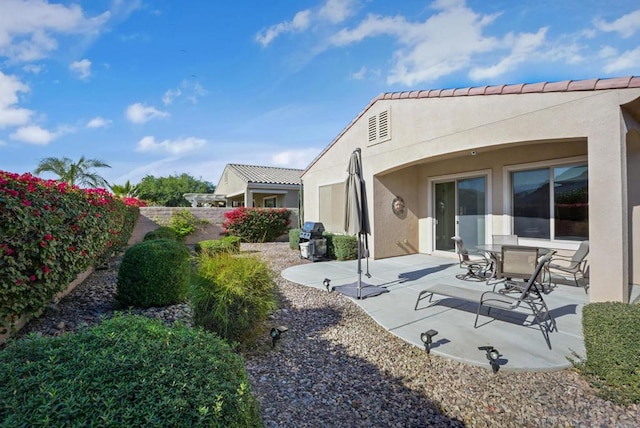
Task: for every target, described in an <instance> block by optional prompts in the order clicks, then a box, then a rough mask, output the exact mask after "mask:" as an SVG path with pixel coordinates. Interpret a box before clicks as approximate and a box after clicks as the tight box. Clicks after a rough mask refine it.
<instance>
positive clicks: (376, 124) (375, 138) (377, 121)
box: [368, 109, 391, 146]
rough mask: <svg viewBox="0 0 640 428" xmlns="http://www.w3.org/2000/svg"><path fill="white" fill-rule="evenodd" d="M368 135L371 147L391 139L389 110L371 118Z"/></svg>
mask: <svg viewBox="0 0 640 428" xmlns="http://www.w3.org/2000/svg"><path fill="white" fill-rule="evenodd" d="M368 133H369V135H368V141H369V145H370V146H372V145H374V144H378V143H383V142H385V141H389V140H390V139H391V113H390V111H389V109H387V110H385V111H382V112H380V113H378V114H377V115H375V116H371V117H369V128H368Z"/></svg>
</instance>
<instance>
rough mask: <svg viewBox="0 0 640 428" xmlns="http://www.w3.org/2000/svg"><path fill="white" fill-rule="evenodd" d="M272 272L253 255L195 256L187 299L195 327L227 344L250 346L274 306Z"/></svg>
mask: <svg viewBox="0 0 640 428" xmlns="http://www.w3.org/2000/svg"><path fill="white" fill-rule="evenodd" d="M272 275H273V273H272V271H271V270H270V269H269V267H268V266H267V264H266V263H265V262H264V261H262V260H260V259H258V258H257V257H255V256H235V255H232V254H229V253H220V254H217V255H213V256H212V255H210V254H207V253H202V254H201V255H200V256H198V257H197V263H196V268H195V274H194V275H193V279H192V286H191V292H190V295H189V300H190V303H191V306H192V311H193V323H194V325H197V326H200V327H203V328H204V329H206V330H209V331H213V332H215V333H217V334H219V335H220V336H221V337H222V338H224V339H226V340H228V341H229V342H230V343H233V342H241V343H243V344H244V343H250V342H251V340H252V339H253V338H255V336H256V335H257V334H258V328H259V327H260V325H261V323H262V322H263V321H264V320H265V319H266V317H267V315H268V314H269V313H270V312H271V311H273V309H274V308H275V304H276V298H275V282H274V280H273V277H272Z"/></svg>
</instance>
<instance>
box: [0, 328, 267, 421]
mask: <svg viewBox="0 0 640 428" xmlns="http://www.w3.org/2000/svg"><path fill="white" fill-rule="evenodd" d="M0 367H2V370H0V421H1V422H0V425H2V426H3V427H41V426H50V427H72V426H73V427H80V426H83V427H85V426H96V427H98V426H99V427H133V426H137V427H142V426H156V427H192V426H199V427H201V426H202V427H204V426H206V427H260V426H262V422H261V420H260V414H259V409H258V405H257V402H256V400H255V398H254V397H253V396H252V394H251V391H250V384H249V381H248V378H247V374H246V371H245V368H244V362H243V360H242V358H241V357H240V356H239V355H238V354H236V353H234V352H232V350H231V349H230V347H229V345H228V344H226V343H225V342H224V341H223V340H221V339H219V338H217V337H216V336H215V335H212V334H209V333H206V332H204V331H202V330H199V329H193V328H188V327H184V326H181V325H176V326H174V327H167V326H165V325H163V324H162V322H161V321H160V320H152V319H149V318H145V317H139V316H116V317H114V318H113V319H109V320H106V321H104V322H103V323H102V324H101V325H99V326H98V327H94V328H91V329H88V330H86V331H84V332H80V333H77V334H66V335H63V336H61V337H56V338H46V337H37V336H35V335H32V336H30V337H29V338H26V339H22V340H18V341H9V343H8V346H7V347H6V349H4V350H3V351H2V352H0Z"/></svg>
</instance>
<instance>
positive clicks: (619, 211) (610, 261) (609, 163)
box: [302, 89, 640, 301]
mask: <svg viewBox="0 0 640 428" xmlns="http://www.w3.org/2000/svg"><path fill="white" fill-rule="evenodd" d="M638 97H640V89H618V90H604V91H584V92H581V91H573V92H558V93H531V94H517V95H516V94H514V95H490V96H462V97H449V98H428V99H425V98H423V99H389V100H378V101H376V102H375V103H374V104H373V105H372V106H371V107H370V108H369V110H367V111H366V112H364V114H363V115H362V116H361V117H360V118H359V119H358V120H357V121H355V122H354V123H353V124H351V125H350V126H349V127H348V128H347V129H346V130H345V131H344V133H343V134H342V135H341V136H340V137H339V139H338V140H337V141H336V142H335V143H334V144H332V145H331V146H330V147H328V148H327V149H326V151H325V152H324V153H323V154H322V156H320V157H319V158H318V159H316V161H315V162H314V163H313V164H312V165H311V166H310V167H309V168H308V169H307V171H305V173H304V174H303V177H302V178H303V180H304V183H305V194H304V207H305V214H304V215H305V219H307V218H311V219H312V218H318V216H319V194H318V188H319V187H320V186H326V185H330V184H334V183H338V182H340V181H343V180H344V179H345V178H346V166H347V164H348V161H349V156H350V154H351V152H352V151H353V150H354V149H355V148H357V147H360V148H361V150H362V161H363V173H364V177H365V180H366V182H367V184H368V191H369V192H370V195H373V197H372V198H370V203H369V211H370V212H369V215H370V217H371V218H372V219H373V221H372V236H371V239H370V248H371V253H372V256H373V257H375V258H380V257H388V256H390V255H395V254H400V253H403V252H411V251H416V250H414V249H413V248H412V246H413V247H416V248H417V250H418V251H424V248H423V247H424V244H423V243H421V242H420V239H421V238H420V236H421V235H423V234H424V233H425V232H424V230H425V228H429V227H430V223H429V211H428V209H429V207H428V199H427V194H428V193H427V190H428V189H427V188H426V187H427V186H428V179H429V177H433V176H438V175H447V174H453V173H456V172H466V171H472V170H483V169H489V170H491V174H490V176H491V198H490V206H491V208H490V210H491V214H492V215H491V218H490V225H491V227H492V228H493V229H496V230H501V229H505V228H506V227H508V225H506V221H507V220H508V219H506V218H505V217H504V216H503V215H501V213H502V209H503V207H504V206H505V201H504V200H503V177H504V174H503V170H504V166H506V165H515V164H518V163H529V162H533V161H536V160H547V159H557V158H563V157H573V156H583V157H584V156H586V159H587V163H588V167H589V186H590V187H589V197H590V207H589V222H590V233H589V238H590V243H591V253H590V260H591V261H590V279H591V291H590V293H591V300H592V301H605V300H617V301H627V300H628V291H629V290H628V284H629V281H630V279H633V280H634V282H636V281H637V278H636V279H634V278H632V277H630V275H629V272H630V271H631V270H634V269H633V267H634V266H635V265H634V264H631V265H630V260H629V251H630V250H631V251H632V250H633V245H636V244H635V242H636V241H635V238H633V239H630V238H631V237H630V235H629V232H630V231H634V233H636V232H635V231H636V230H637V229H638V226H636V227H632V226H633V225H638V222H637V220H636V219H635V216H636V215H638V214H637V213H636V212H635V211H634V210H628V209H627V202H628V200H629V201H631V200H632V199H634V197H632V196H631V195H632V193H633V192H635V191H637V187H635V188H634V187H633V186H635V184H631V185H628V181H629V180H628V179H630V177H631V176H633V177H635V175H633V173H630V174H631V175H628V174H627V173H628V171H632V170H634V171H636V170H637V169H638V168H640V164H639V163H638V162H639V160H638V156H637V154H636V152H635V151H634V150H632V151H630V152H629V154H627V131H628V123H626V124H625V121H624V120H623V118H622V113H621V108H620V106H621V105H624V104H627V103H629V102H630V101H632V100H635V99H637V98H638ZM385 110H388V111H389V112H390V117H391V140H389V141H386V142H383V143H379V144H375V145H371V146H368V145H367V144H366V141H367V139H366V136H367V131H368V118H369V117H370V116H372V115H374V114H378V113H380V112H382V111H385ZM633 117H635V118H637V117H640V115H638V114H637V112H636V113H635V115H634V116H633ZM634 120H635V119H633V118H631V119H629V118H627V122H629V121H631V122H633V121H634ZM633 141H635V140H633ZM634 144H635V143H634ZM472 151H476V152H477V156H471V152H472ZM634 168H635V169H634ZM412 186H413V188H412ZM629 189H635V190H633V192H632V191H630V190H629ZM400 190H402V193H400ZM394 193H398V194H400V195H401V196H403V198H404V199H405V202H407V206H408V207H409V206H410V205H411V208H410V209H409V212H408V214H407V218H405V219H404V220H401V219H397V218H394V217H392V214H390V213H391V211H390V200H391V199H392V198H393V196H392V195H393V194H394ZM633 194H635V193H633ZM405 195H407V196H405ZM634 200H635V199H634ZM410 235H411V236H410ZM634 236H635V235H634ZM405 239H406V240H407V244H406V245H405V247H404V248H403V247H402V246H401V245H398V244H397V243H396V241H398V242H400V243H404V241H405ZM630 241H631V244H632V245H631V247H629V245H628V243H629V242H630ZM636 254H638V253H636ZM633 263H636V262H635V261H634V262H633ZM635 270H637V269H635ZM635 270H634V271H635Z"/></svg>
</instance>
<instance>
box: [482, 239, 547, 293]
mask: <svg viewBox="0 0 640 428" xmlns="http://www.w3.org/2000/svg"><path fill="white" fill-rule="evenodd" d="M539 256H540V252H539V250H538V248H536V247H525V246H520V245H503V246H502V253H501V256H500V260H499V262H498V263H497V266H496V269H495V273H494V276H493V279H495V280H497V282H493V284H494V289H495V286H496V284H497V283H503V284H504V287H505V288H507V289H514V288H515V289H518V290H522V289H523V287H525V286H526V285H527V281H528V280H529V278H531V273H532V272H533V271H534V270H535V268H536V265H537V263H538V258H539ZM544 273H545V271H544V270H543V272H540V273H539V274H538V277H537V278H535V280H534V286H535V287H536V288H537V289H538V291H540V292H544V291H546V289H545V287H544V281H543V279H544ZM487 283H490V282H489V281H487Z"/></svg>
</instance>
